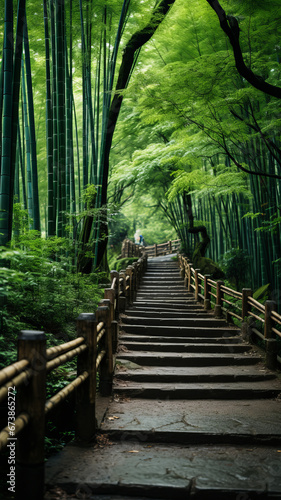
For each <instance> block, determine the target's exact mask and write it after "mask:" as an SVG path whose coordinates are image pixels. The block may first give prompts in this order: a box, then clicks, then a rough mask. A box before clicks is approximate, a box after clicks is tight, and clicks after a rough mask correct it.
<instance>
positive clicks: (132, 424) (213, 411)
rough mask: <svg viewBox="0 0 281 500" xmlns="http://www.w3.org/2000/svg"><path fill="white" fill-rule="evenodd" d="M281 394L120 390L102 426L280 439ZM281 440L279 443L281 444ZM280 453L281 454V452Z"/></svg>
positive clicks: (165, 437) (210, 437) (140, 432)
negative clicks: (201, 395)
mask: <svg viewBox="0 0 281 500" xmlns="http://www.w3.org/2000/svg"><path fill="white" fill-rule="evenodd" d="M280 413H281V399H275V400H273V399H272V400H267V401H266V404H265V403H264V401H262V400H249V401H241V400H240V401H239V400H237V401H229V400H228V401H214V400H211V399H209V400H205V401H202V400H190V401H187V400H186V401H183V400H177V401H168V400H165V401H161V400H159V399H158V400H157V399H156V400H154V401H153V402H152V401H151V400H149V399H142V400H141V401H138V400H136V399H124V398H120V397H118V396H115V397H114V398H113V400H112V402H111V403H110V405H109V408H108V411H107V413H106V415H105V419H104V422H103V423H102V426H101V429H102V431H103V432H105V433H110V434H111V435H113V436H114V438H116V439H117V438H118V439H121V440H123V441H124V440H129V439H132V438H134V436H139V437H140V438H141V440H142V441H149V440H154V441H158V442H159V441H164V442H165V441H166V442H181V443H183V442H185V443H195V442H200V441H202V440H205V442H207V443H210V442H217V441H223V442H235V443H237V442H238V441H240V442H242V443H243V442H249V441H250V442H251V441H252V442H253V441H260V442H263V443H266V442H270V441H272V440H273V441H277V442H278V441H279V443H280V441H281V424H280ZM279 446H280V444H279ZM280 458H281V456H280Z"/></svg>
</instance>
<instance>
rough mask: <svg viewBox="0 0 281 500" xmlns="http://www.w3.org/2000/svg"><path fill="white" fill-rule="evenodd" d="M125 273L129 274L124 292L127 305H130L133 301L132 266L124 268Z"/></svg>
mask: <svg viewBox="0 0 281 500" xmlns="http://www.w3.org/2000/svg"><path fill="white" fill-rule="evenodd" d="M126 275H127V276H129V278H130V279H129V290H128V292H127V293H126V298H127V301H128V305H129V306H130V305H131V304H132V303H133V301H134V293H133V286H134V285H133V266H128V267H127V268H126Z"/></svg>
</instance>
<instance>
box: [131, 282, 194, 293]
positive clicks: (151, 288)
mask: <svg viewBox="0 0 281 500" xmlns="http://www.w3.org/2000/svg"><path fill="white" fill-rule="evenodd" d="M161 291H165V292H166V293H167V292H168V293H169V292H182V293H189V294H190V295H192V296H193V294H191V293H190V292H188V291H187V288H186V287H185V286H184V285H183V283H179V284H174V283H173V282H172V281H171V282H170V283H165V284H159V283H158V285H154V284H147V285H140V286H139V288H138V293H141V292H152V293H153V292H155V293H156V292H161Z"/></svg>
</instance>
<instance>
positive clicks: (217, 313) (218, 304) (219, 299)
mask: <svg viewBox="0 0 281 500" xmlns="http://www.w3.org/2000/svg"><path fill="white" fill-rule="evenodd" d="M222 285H224V282H223V281H217V291H216V296H217V297H216V305H215V310H214V314H215V317H216V318H221V316H222V299H223V292H222V291H221V286H222Z"/></svg>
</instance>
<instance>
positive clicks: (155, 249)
mask: <svg viewBox="0 0 281 500" xmlns="http://www.w3.org/2000/svg"><path fill="white" fill-rule="evenodd" d="M154 257H157V244H156V243H155V245H154Z"/></svg>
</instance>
